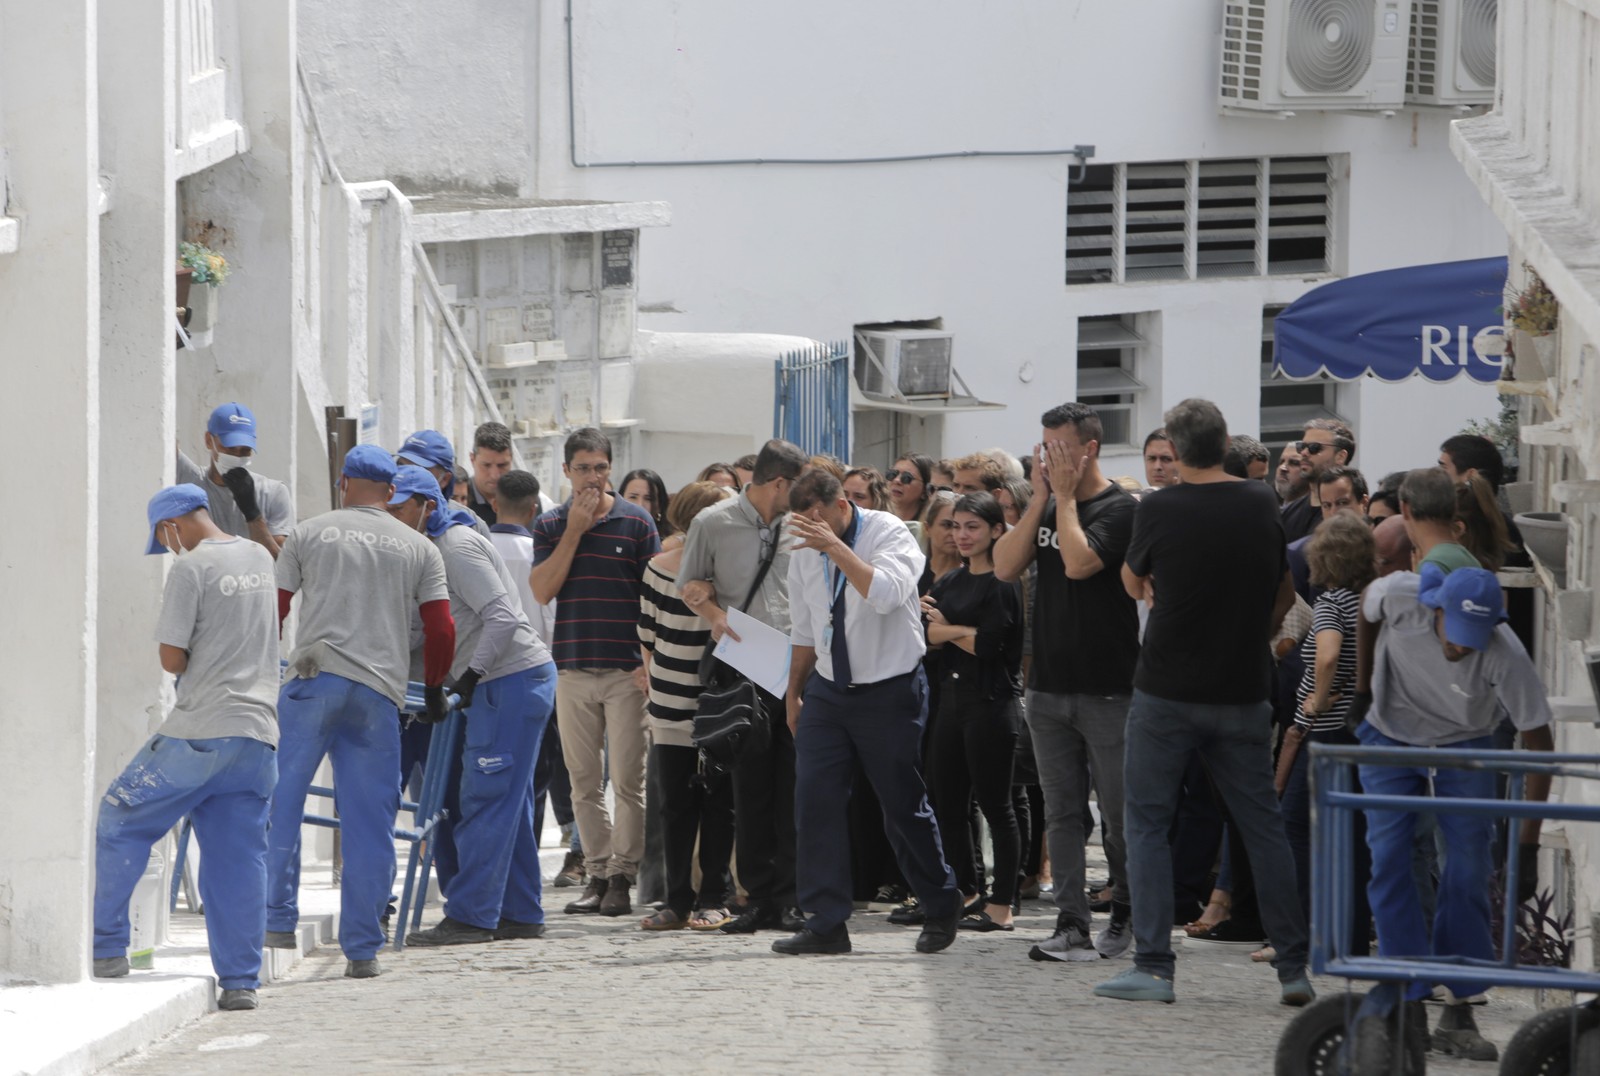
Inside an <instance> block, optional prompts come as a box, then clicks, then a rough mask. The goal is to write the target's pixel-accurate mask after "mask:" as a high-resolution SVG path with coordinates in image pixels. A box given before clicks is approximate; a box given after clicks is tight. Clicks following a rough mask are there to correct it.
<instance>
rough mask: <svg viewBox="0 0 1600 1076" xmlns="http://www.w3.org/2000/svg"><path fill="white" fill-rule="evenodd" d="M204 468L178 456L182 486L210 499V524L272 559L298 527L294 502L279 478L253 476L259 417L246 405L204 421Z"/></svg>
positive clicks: (225, 406)
mask: <svg viewBox="0 0 1600 1076" xmlns="http://www.w3.org/2000/svg"><path fill="white" fill-rule="evenodd" d="M206 451H207V452H208V453H209V454H210V461H209V462H208V463H207V464H206V466H205V467H204V468H202V467H201V466H200V465H199V464H196V463H195V462H194V461H193V460H191V459H190V458H189V457H188V456H186V455H184V454H183V453H182V452H179V453H178V481H179V482H187V483H192V484H194V485H196V486H199V487H200V488H201V489H202V490H204V491H205V494H206V502H207V505H208V507H209V510H210V513H211V521H212V522H213V523H215V524H216V525H217V526H218V527H219V528H221V529H222V530H224V531H226V532H227V533H229V534H236V535H238V536H239V537H241V538H249V539H251V540H252V541H254V542H256V543H257V544H258V545H260V546H261V547H262V548H263V549H265V550H266V551H267V552H268V553H271V554H272V555H273V556H274V557H276V556H277V555H278V550H279V549H282V548H283V539H284V537H285V536H286V535H287V534H288V533H289V528H290V527H292V526H294V499H293V498H292V497H290V496H289V487H288V486H286V485H284V484H283V483H282V482H279V481H278V480H277V479H275V478H268V477H266V476H265V475H259V474H252V473H251V468H252V467H253V466H254V464H255V459H256V416H255V414H254V412H252V411H251V410H250V409H249V408H248V407H246V406H245V405H244V404H242V403H225V404H222V405H221V406H219V407H218V408H216V410H214V411H212V412H211V417H210V418H208V419H207V420H206Z"/></svg>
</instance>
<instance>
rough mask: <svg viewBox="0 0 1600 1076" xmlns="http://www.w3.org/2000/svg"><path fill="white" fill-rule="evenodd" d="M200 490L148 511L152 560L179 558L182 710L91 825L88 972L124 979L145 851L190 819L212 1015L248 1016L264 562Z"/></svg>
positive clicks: (269, 718) (172, 492)
mask: <svg viewBox="0 0 1600 1076" xmlns="http://www.w3.org/2000/svg"><path fill="white" fill-rule="evenodd" d="M208 503H209V502H208V499H207V496H206V491H205V490H203V489H201V488H200V487H199V486H195V485H190V484H187V483H186V484H183V485H177V486H169V487H167V488H166V489H163V490H162V491H161V492H159V493H157V494H156V495H155V496H154V497H152V498H151V499H150V505H149V509H148V511H147V516H148V519H149V522H150V540H149V544H148V546H147V547H146V549H145V552H146V553H166V552H168V551H169V550H170V551H171V552H172V553H174V554H175V555H176V563H175V564H174V565H173V566H172V570H171V571H170V572H168V573H167V584H166V591H165V594H164V596H163V599H162V605H161V617H160V619H159V620H158V621H157V624H156V641H157V643H158V644H159V646H160V657H161V667H162V668H163V669H165V670H166V671H167V672H169V673H172V674H174V675H179V676H181V677H182V679H180V680H179V681H178V691H177V701H176V703H175V704H174V705H173V707H172V711H171V712H170V713H169V714H168V715H167V719H166V721H164V722H163V723H162V725H161V727H160V729H158V730H157V732H156V734H155V735H154V736H152V737H151V738H150V741H149V742H148V743H146V744H145V745H144V746H143V747H142V748H141V749H140V750H139V753H138V754H137V755H135V756H134V759H133V761H132V762H130V763H129V764H128V768H127V769H125V770H123V771H122V774H121V775H120V776H119V777H117V779H116V780H115V781H112V782H111V787H110V788H108V789H107V790H106V794H105V796H104V797H103V798H102V799H101V801H100V817H99V822H98V825H97V826H96V827H95V887H94V974H95V975H96V976H97V977H99V978H117V977H119V976H123V975H126V974H128V958H127V950H128V940H129V925H128V902H129V899H130V898H131V897H132V895H133V890H134V886H135V885H136V884H137V883H138V881H139V878H140V876H141V875H143V874H144V869H145V862H146V861H147V860H148V859H149V858H150V849H151V846H153V845H154V844H155V843H156V842H157V841H159V840H161V839H162V837H164V836H165V835H166V834H167V832H168V831H169V830H171V829H172V827H173V825H174V824H176V823H177V821H178V820H179V819H181V818H182V817H183V816H184V815H189V816H190V818H191V819H192V820H193V822H194V834H195V838H196V839H197V840H198V841H199V842H200V852H201V865H200V894H201V897H202V899H204V901H205V906H206V936H207V938H208V939H209V941H210V944H211V966H212V968H213V969H214V970H215V971H216V973H217V984H218V985H219V986H220V987H221V988H222V996H221V998H220V999H219V1000H218V1002H217V1007H218V1008H219V1009H228V1010H238V1009H254V1008H255V1007H256V988H257V987H258V986H259V985H260V974H261V944H262V937H263V935H264V933H265V931H266V918H267V912H266V909H267V864H266V860H267V802H268V799H269V798H270V797H271V795H272V790H273V786H274V785H275V784H276V783H277V777H278V764H277V754H276V752H275V750H274V748H275V747H276V745H277V743H278V721H277V698H278V631H277V618H276V616H275V614H274V609H275V606H276V600H275V598H274V592H275V591H276V589H277V587H276V584H275V582H274V578H273V568H272V558H271V557H270V556H268V555H267V552H266V551H265V550H264V549H262V548H261V546H260V545H258V544H256V543H255V542H252V541H250V540H248V539H245V538H240V537H237V536H234V535H230V534H228V533H226V532H224V531H223V530H222V529H221V528H220V527H218V526H217V524H216V522H215V521H214V520H213V519H212V518H211V514H210V511H209V508H208Z"/></svg>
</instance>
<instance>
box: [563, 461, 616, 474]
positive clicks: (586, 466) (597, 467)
mask: <svg viewBox="0 0 1600 1076" xmlns="http://www.w3.org/2000/svg"><path fill="white" fill-rule="evenodd" d="M567 469H568V470H569V471H571V472H572V473H573V474H584V475H588V474H592V475H608V474H610V473H611V464H609V463H569V464H568V465H567Z"/></svg>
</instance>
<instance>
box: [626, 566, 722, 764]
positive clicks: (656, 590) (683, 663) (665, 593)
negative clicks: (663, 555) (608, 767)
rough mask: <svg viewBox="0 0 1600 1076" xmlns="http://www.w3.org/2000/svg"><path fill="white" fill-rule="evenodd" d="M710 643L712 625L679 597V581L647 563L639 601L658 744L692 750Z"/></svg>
mask: <svg viewBox="0 0 1600 1076" xmlns="http://www.w3.org/2000/svg"><path fill="white" fill-rule="evenodd" d="M710 641H711V626H710V625H709V624H707V623H706V622H705V620H704V619H702V618H701V617H700V616H699V615H698V614H696V613H694V612H691V611H690V609H689V606H688V605H686V604H685V603H684V600H683V596H682V595H681V594H679V593H678V582H677V579H676V578H675V577H673V576H671V575H668V574H667V573H666V572H664V571H662V570H661V568H660V567H659V561H658V560H652V561H650V562H649V563H648V564H646V565H645V569H644V584H643V587H642V588H641V591H640V598H639V642H640V643H642V644H643V645H645V646H647V647H649V648H650V651H651V653H652V654H653V655H654V657H653V658H652V660H651V662H650V701H649V703H648V709H649V713H650V727H651V731H652V732H653V733H654V734H655V741H656V743H660V744H671V745H676V746H679V747H689V746H692V744H693V741H692V740H691V739H690V735H689V734H690V722H691V720H692V719H693V718H694V712H695V708H696V706H697V705H698V703H699V700H700V658H701V657H702V656H703V655H704V654H705V650H706V644H707V643H709V642H710Z"/></svg>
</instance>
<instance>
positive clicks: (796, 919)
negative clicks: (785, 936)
mask: <svg viewBox="0 0 1600 1076" xmlns="http://www.w3.org/2000/svg"><path fill="white" fill-rule="evenodd" d="M778 925H779V926H780V927H782V928H783V929H784V930H788V931H796V930H804V929H805V925H806V915H805V913H804V912H802V911H801V910H800V909H799V908H795V907H789V908H785V909H784V910H783V914H782V915H780V916H779V917H778Z"/></svg>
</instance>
